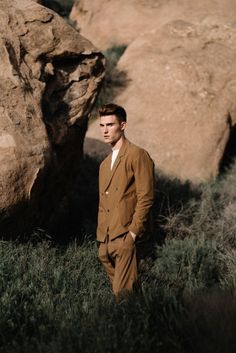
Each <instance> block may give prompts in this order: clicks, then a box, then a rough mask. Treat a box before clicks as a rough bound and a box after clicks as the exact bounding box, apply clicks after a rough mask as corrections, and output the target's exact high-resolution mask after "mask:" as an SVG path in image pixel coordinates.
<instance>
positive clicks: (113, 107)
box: [98, 103, 127, 123]
mask: <svg viewBox="0 0 236 353" xmlns="http://www.w3.org/2000/svg"><path fill="white" fill-rule="evenodd" d="M98 112H99V116H105V115H115V116H116V117H117V119H118V121H119V123H122V122H123V121H125V122H126V120H127V119H126V111H125V109H124V108H123V107H121V106H120V105H117V104H114V103H108V104H103V105H102V106H101V107H100V108H99V109H98Z"/></svg>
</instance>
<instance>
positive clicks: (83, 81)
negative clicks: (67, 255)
mask: <svg viewBox="0 0 236 353" xmlns="http://www.w3.org/2000/svg"><path fill="white" fill-rule="evenodd" d="M0 33H1V34H0V48H1V49H0V92H1V94H0V160H1V168H0V190H1V197H0V210H1V214H2V223H1V230H3V229H4V225H5V224H7V223H4V222H5V221H4V220H5V219H9V220H10V221H9V222H10V223H9V224H12V222H11V218H8V216H9V215H11V214H13V213H14V211H15V209H18V208H19V207H20V205H25V207H26V205H28V206H29V211H30V212H29V213H30V215H31V221H32V222H34V221H37V222H39V223H40V222H41V221H43V220H45V219H47V220H48V221H49V220H50V216H51V215H52V214H53V211H54V208H55V205H56V204H57V202H58V200H59V199H60V197H61V195H62V193H63V190H64V189H65V187H68V184H69V183H70V180H71V178H73V175H74V172H75V169H76V167H77V165H78V162H79V159H80V156H81V154H82V145H83V138H84V134H85V131H86V127H87V116H88V113H89V112H90V110H91V108H92V105H93V103H94V100H95V98H96V95H97V93H98V89H99V86H100V83H101V80H102V78H103V75H104V59H103V56H102V55H101V54H100V53H99V52H98V50H97V49H96V48H95V47H94V46H93V45H92V44H91V43H90V42H89V41H87V40H86V39H85V38H83V37H81V36H80V35H79V34H78V32H77V31H76V30H74V29H73V28H72V27H70V26H69V25H68V24H66V22H64V21H63V19H62V18H61V17H60V16H58V15H57V14H56V13H54V12H53V11H51V10H49V9H46V8H44V7H43V6H40V5H38V4H37V3H35V2H31V1H29V0H11V1H9V0H0ZM25 214H27V216H29V215H28V213H27V212H26V213H25ZM28 220H29V218H28ZM6 222H7V221H6ZM22 223H24V224H26V223H27V222H26V221H25V219H24V220H22ZM29 223H30V221H29Z"/></svg>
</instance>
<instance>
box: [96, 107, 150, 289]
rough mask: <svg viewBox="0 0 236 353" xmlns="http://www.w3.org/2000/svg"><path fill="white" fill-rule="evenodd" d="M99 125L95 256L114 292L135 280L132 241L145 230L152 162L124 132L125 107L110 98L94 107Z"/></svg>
mask: <svg viewBox="0 0 236 353" xmlns="http://www.w3.org/2000/svg"><path fill="white" fill-rule="evenodd" d="M99 115H100V128H101V133H102V136H103V139H104V141H105V143H108V144H110V146H111V148H112V153H111V154H110V155H109V156H108V157H106V158H105V160H104V161H103V162H102V163H101V166H100V170H99V211H98V226H97V240H98V241H99V243H100V244H99V259H100V261H101V262H102V264H103V266H104V268H105V270H106V272H107V274H108V276H109V278H110V281H111V283H112V289H113V293H114V294H115V295H116V296H118V295H120V294H122V293H124V292H127V291H128V292H129V291H132V290H133V287H134V285H135V283H136V281H137V258H136V244H135V243H136V241H137V240H138V239H139V238H141V237H142V236H143V234H144V232H145V228H146V225H147V222H148V218H149V213H150V209H151V206H152V205H153V202H154V163H153V161H152V159H151V158H150V156H149V154H148V153H147V152H146V151H145V150H144V149H142V148H140V147H138V146H136V145H134V144H132V143H131V142H129V141H128V140H127V139H126V137H125V128H126V112H125V110H124V108H122V107H120V106H118V105H116V104H106V105H104V106H102V107H101V108H100V109H99Z"/></svg>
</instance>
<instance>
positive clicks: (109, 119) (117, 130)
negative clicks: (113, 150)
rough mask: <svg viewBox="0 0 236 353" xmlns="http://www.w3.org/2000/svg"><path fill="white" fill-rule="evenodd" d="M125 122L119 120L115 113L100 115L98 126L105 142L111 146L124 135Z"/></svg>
mask: <svg viewBox="0 0 236 353" xmlns="http://www.w3.org/2000/svg"><path fill="white" fill-rule="evenodd" d="M125 127H126V123H125V122H124V121H123V122H121V123H120V122H119V121H118V119H117V117H116V116H115V115H105V116H101V117H100V128H101V133H102V136H103V139H104V142H105V143H109V144H110V145H111V146H115V144H116V143H117V142H118V141H119V140H120V138H121V137H122V136H123V135H124V130H125Z"/></svg>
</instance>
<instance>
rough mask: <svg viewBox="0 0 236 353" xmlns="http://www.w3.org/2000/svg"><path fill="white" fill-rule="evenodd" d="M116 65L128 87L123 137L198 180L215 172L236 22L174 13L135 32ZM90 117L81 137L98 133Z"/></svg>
mask: <svg viewBox="0 0 236 353" xmlns="http://www.w3.org/2000/svg"><path fill="white" fill-rule="evenodd" d="M118 69H119V70H121V71H126V73H127V83H126V84H127V87H126V88H125V89H124V90H123V91H122V92H121V93H120V94H119V96H118V97H117V99H116V102H117V103H120V104H121V105H123V106H124V107H125V108H126V109H127V113H128V128H127V137H128V138H130V139H131V140H132V141H133V142H135V143H137V144H138V145H141V146H143V147H144V148H146V149H147V150H148V151H149V152H150V154H151V156H152V157H153V158H154V160H155V163H156V167H157V168H158V169H159V170H161V171H162V172H163V173H165V174H167V175H170V176H173V177H178V178H180V179H182V180H186V179H189V180H192V181H193V182H200V181H204V180H208V179H210V178H213V177H215V176H216V175H217V173H218V169H219V164H220V161H221V158H222V155H223V153H224V149H225V146H226V143H227V140H228V138H229V134H230V129H231V128H232V127H233V126H235V124H236V25H235V23H230V22H225V23H224V24H218V25H217V24H212V23H206V24H204V23H202V24H192V23H190V22H186V21H182V20H179V21H174V22H170V23H168V24H166V25H164V26H163V27H162V28H161V29H157V30H153V31H150V32H147V33H145V34H143V35H141V36H140V37H139V38H137V40H135V41H134V42H133V43H132V44H131V45H130V46H129V47H128V49H127V50H126V51H125V53H124V55H123V56H122V57H121V59H120V61H119V63H118ZM95 125H96V122H95V124H92V125H91V127H90V128H89V131H88V133H87V137H88V138H100V137H99V128H98V126H95Z"/></svg>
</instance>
